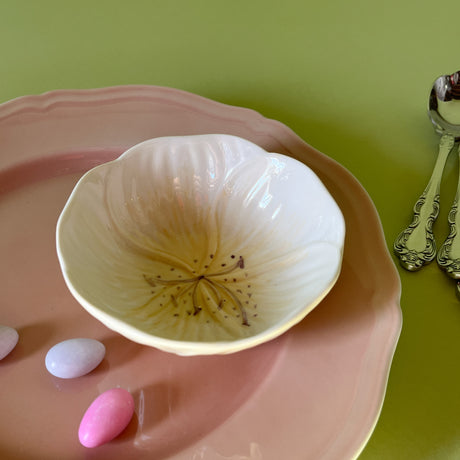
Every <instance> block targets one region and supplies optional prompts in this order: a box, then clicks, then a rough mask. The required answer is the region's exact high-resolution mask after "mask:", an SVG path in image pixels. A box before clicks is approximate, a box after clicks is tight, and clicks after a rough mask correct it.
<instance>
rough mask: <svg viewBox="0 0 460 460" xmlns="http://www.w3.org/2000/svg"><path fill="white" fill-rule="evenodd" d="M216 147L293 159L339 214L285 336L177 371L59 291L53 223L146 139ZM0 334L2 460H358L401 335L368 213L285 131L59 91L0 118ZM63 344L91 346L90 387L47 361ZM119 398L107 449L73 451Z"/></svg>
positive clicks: (356, 194) (14, 105) (205, 105)
mask: <svg viewBox="0 0 460 460" xmlns="http://www.w3.org/2000/svg"><path fill="white" fill-rule="evenodd" d="M208 133H221V134H233V135H237V136H240V137H243V138H246V139H248V140H250V141H252V142H254V143H256V144H258V145H260V146H261V147H262V148H264V149H265V150H267V151H272V152H278V153H282V154H285V155H290V156H292V157H294V158H296V159H298V160H300V161H303V162H304V163H305V164H307V165H308V166H309V167H310V168H312V169H313V170H314V171H315V172H316V174H317V175H318V176H319V177H320V178H321V179H322V181H323V182H324V184H325V185H326V187H327V188H328V189H329V191H330V193H331V194H332V195H333V197H334V198H335V200H336V201H337V203H338V204H339V206H340V208H341V210H342V212H343V214H344V217H345V222H346V227H347V236H346V241H345V252H344V261H343V267H342V272H341V275H340V278H339V280H338V282H337V284H336V285H335V287H334V288H333V290H332V291H331V292H330V294H329V295H328V296H327V297H326V299H325V300H324V301H323V302H322V303H321V304H320V305H319V306H318V307H317V308H316V309H315V310H314V311H313V312H312V313H310V314H309V315H308V316H307V317H306V319H305V320H303V321H302V322H301V323H300V324H299V325H297V326H296V327H294V328H293V329H291V330H290V331H289V332H288V333H286V334H284V335H283V336H282V337H280V338H278V339H276V340H274V341H272V342H269V343H267V344H265V345H262V346H259V347H256V348H254V349H251V350H247V351H244V352H240V353H237V354H235V355H228V356H210V357H193V358H181V357H178V356H175V355H171V354H168V353H164V352H161V351H158V350H155V349H151V348H148V347H143V346H141V345H137V344H135V343H132V342H130V341H128V340H127V339H125V338H123V337H121V336H118V335H117V334H115V333H113V332H112V331H110V330H108V329H106V328H105V327H104V326H103V325H101V324H100V323H99V322H98V321H96V320H95V319H93V318H92V317H91V316H90V315H89V314H88V313H86V312H85V311H84V310H83V308H82V307H80V306H79V305H78V304H77V302H76V301H75V300H74V299H73V297H72V296H71V294H70V293H69V292H68V291H67V288H66V286H65V283H64V280H63V279H62V275H61V273H60V270H59V266H58V261H57V256H56V251H55V225H56V221H57V218H58V216H59V213H60V211H61V210H62V207H63V206H64V204H65V201H66V200H67V197H68V195H69V194H70V192H71V190H72V188H73V187H74V185H75V183H76V182H77V180H78V179H79V178H80V177H81V175H82V174H83V173H84V172H85V171H87V170H88V169H90V168H91V167H93V166H95V165H97V164H101V163H103V162H106V161H109V160H111V159H114V158H116V157H118V156H119V155H120V154H121V153H122V152H123V151H125V150H126V149H127V148H129V147H131V146H132V145H134V144H137V143H139V142H141V141H143V140H146V139H149V138H152V137H157V136H168V135H189V134H208ZM0 152H1V154H0V222H1V223H2V224H1V226H0V254H1V256H2V257H1V263H0V277H1V279H2V300H1V301H2V307H1V320H0V323H2V324H5V325H8V326H11V327H14V328H16V329H17V330H18V332H19V334H20V340H19V344H18V345H17V347H16V348H15V349H14V350H13V352H12V353H11V354H10V355H9V356H7V357H6V358H4V359H3V360H2V361H0V368H1V373H0V381H1V386H2V392H1V393H0V405H1V407H2V413H3V414H4V416H3V417H1V418H0V455H1V457H2V458H31V459H33V458H48V459H54V458H56V459H57V458H67V459H79V458H93V457H94V458H98V459H100V458H117V457H118V458H133V457H134V458H139V459H142V458H155V459H174V460H185V459H190V460H221V459H222V460H224V459H225V460H261V459H264V460H267V459H269V460H271V459H273V460H279V459H280V458H289V459H291V460H301V459H302V460H306V459H312V460H313V459H314V460H318V459H331V460H332V459H337V460H344V459H349V458H350V459H351V458H356V457H357V455H358V454H359V453H360V451H361V450H362V448H363V447H364V445H365V443H366V441H367V440H368V438H369V436H370V434H371V432H372V430H373V427H374V425H375V423H376V421H377V418H378V415H379V413H380V409H381V405H382V402H383V398H384V393H385V387H386V382H387V377H388V372H389V368H390V364H391V359H392V357H393V353H394V349H395V346H396V343H397V339H398V337H399V332H400V328H401V310H400V307H399V296H400V282H399V278H398V276H397V272H396V269H395V267H394V265H393V262H392V260H391V258H390V256H389V254H388V251H387V248H386V245H385V241H384V238H383V232H382V229H381V225H380V221H379V218H378V215H377V213H376V211H375V208H374V206H373V204H372V202H371V200H370V198H369V196H368V195H367V193H366V192H365V190H364V189H363V188H362V187H361V185H360V184H359V183H358V182H357V181H356V180H355V179H354V178H353V176H352V175H351V174H350V173H348V172H347V171H346V170H345V169H344V168H343V167H342V166H340V165H339V164H337V163H336V162H334V161H333V160H331V159H329V158H328V157H326V156H324V155H323V154H321V153H320V152H318V151H316V150H314V149H313V148H311V147H310V146H308V145H307V144H305V143H304V142H303V141H302V140H301V139H300V138H299V137H298V136H297V135H295V134H294V133H293V132H292V131H291V130H290V129H289V128H287V127H286V126H284V125H283V124H281V123H279V122H277V121H274V120H268V119H266V118H264V117H262V116H261V115H260V114H258V113H256V112H253V111H251V110H248V109H244V108H238V107H231V106H226V105H223V104H219V103H216V102H213V101H210V100H208V99H204V98H201V97H199V96H195V95H192V94H189V93H185V92H182V91H178V90H173V89H168V88H162V87H149V86H128V87H113V88H106V89H97V90H83V91H55V92H51V93H47V94H44V95H41V96H28V97H24V98H19V99H16V100H13V101H11V102H8V103H6V104H3V105H2V106H0ZM73 337H90V338H95V339H98V340H101V341H102V342H103V343H104V344H105V346H106V348H107V354H106V358H105V359H104V361H103V362H102V364H101V365H100V366H99V367H98V368H97V369H96V370H95V371H93V372H92V373H91V374H89V375H87V376H85V377H82V378H79V379H75V380H69V381H66V380H61V379H58V378H55V377H53V376H51V375H50V374H48V372H47V371H46V368H45V356H46V353H47V351H48V349H49V348H50V347H51V346H53V345H54V344H55V343H57V342H60V341H62V340H66V339H69V338H73ZM117 386H120V387H123V388H126V389H127V390H129V391H131V392H132V394H133V395H134V398H135V401H136V416H135V417H134V418H133V420H132V422H131V423H130V425H129V426H128V428H127V430H126V431H125V432H124V433H123V434H122V435H121V436H120V437H119V438H117V439H116V440H115V441H113V442H111V443H109V444H107V445H105V446H102V447H100V448H97V449H93V450H88V449H86V448H84V447H82V446H81V445H80V444H79V442H78V436H77V431H78V426H79V423H80V420H81V417H82V416H83V413H84V411H85V410H86V408H87V407H88V406H89V404H90V403H91V401H92V400H93V399H94V398H95V397H96V396H97V395H98V394H100V393H101V392H103V391H105V390H107V389H109V388H113V387H117Z"/></svg>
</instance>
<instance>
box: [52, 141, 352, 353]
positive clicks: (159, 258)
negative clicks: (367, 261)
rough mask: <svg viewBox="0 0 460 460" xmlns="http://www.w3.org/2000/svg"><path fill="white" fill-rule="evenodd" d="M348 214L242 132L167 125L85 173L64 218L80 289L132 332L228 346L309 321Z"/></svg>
mask: <svg viewBox="0 0 460 460" xmlns="http://www.w3.org/2000/svg"><path fill="white" fill-rule="evenodd" d="M344 235H345V224H344V219H343V216H342V213H341V211H340V209H339V208H338V206H337V204H336V203H335V201H334V200H333V198H332V197H331V196H330V194H329V192H328V191H327V189H326V188H325V187H324V185H323V184H322V183H321V181H320V180H319V179H318V177H317V176H316V175H315V174H314V173H313V172H312V171H311V170H310V169H309V168H308V167H307V166H305V165H304V164H303V163H301V162H299V161H297V160H294V159H293V158H290V157H287V156H284V155H281V154H276V153H267V152H266V151H264V150H263V149H261V148H260V147H258V146H257V145H255V144H253V143H251V142H249V141H246V140H244V139H241V138H239V137H235V136H229V135H217V134H213V135H199V136H183V137H181V136H177V137H162V138H156V139H152V140H148V141H145V142H143V143H141V144H138V145H136V146H134V147H132V148H131V149H129V150H128V151H127V152H125V153H124V154H123V155H121V156H120V157H119V158H118V159H117V160H115V161H112V162H109V163H105V164H103V165H101V166H98V167H96V168H94V169H92V170H90V171H89V172H87V173H86V174H85V175H84V176H83V177H82V178H81V179H80V181H79V182H78V184H77V185H76V187H75V188H74V190H73V192H72V194H71V196H70V198H69V200H68V202H67V204H66V205H65V207H64V210H63V211H62V214H61V216H60V218H59V221H58V225H57V251H58V257H59V262H60V265H61V269H62V272H63V275H64V278H65V281H66V283H67V286H68V287H69V289H70V291H71V292H72V294H73V295H74V297H75V298H76V299H77V300H78V301H79V302H80V304H81V305H82V306H83V307H84V308H85V309H86V310H87V311H88V312H89V313H90V314H91V315H93V316H94V317H95V318H97V319H98V320H100V321H101V322H103V323H104V324H105V325H106V326H107V327H109V328H110V329H113V330H115V331H117V332H119V333H120V334H122V335H124V336H125V337H127V338H129V339H131V340H133V341H135V342H139V343H142V344H145V345H149V346H153V347H156V348H159V349H162V350H165V351H168V352H174V353H177V354H180V355H204V354H218V353H222V354H223V353H232V352H236V351H239V350H243V349H245V348H249V347H253V346H255V345H258V344H260V343H263V342H266V341H268V340H271V339H273V338H275V337H277V336H279V335H280V334H282V333H283V332H285V331H286V330H288V329H289V328H290V327H292V326H293V325H294V324H296V323H298V322H299V321H300V320H302V319H303V318H304V317H305V315H307V314H308V313H309V312H310V311H311V310H312V309H313V308H314V307H315V306H316V305H317V304H318V303H319V302H320V301H321V300H322V299H323V298H324V296H325V295H326V294H327V293H328V292H329V290H330V289H331V288H332V286H333V285H334V283H335V281H336V280H337V278H338V275H339V272H340V267H341V262H342V253H343V244H344Z"/></svg>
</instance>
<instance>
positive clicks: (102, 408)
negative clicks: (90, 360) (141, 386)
mask: <svg viewBox="0 0 460 460" xmlns="http://www.w3.org/2000/svg"><path fill="white" fill-rule="evenodd" d="M133 413H134V399H133V397H132V396H131V393H129V392H128V391H127V390H124V389H123V388H113V389H112V390H107V391H106V392H104V393H102V394H101V395H99V396H98V397H97V398H96V399H95V400H94V401H93V402H92V403H91V405H90V406H89V407H88V409H87V411H86V412H85V415H84V416H83V418H82V420H81V423H80V428H79V430H78V438H79V440H80V442H81V444H82V445H83V446H85V447H97V446H100V445H102V444H105V443H107V442H109V441H111V440H112V439H114V438H116V437H117V436H118V435H119V434H120V433H121V432H122V431H123V430H124V429H125V428H126V427H127V425H128V423H129V422H130V420H131V418H132V416H133Z"/></svg>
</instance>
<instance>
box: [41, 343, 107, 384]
mask: <svg viewBox="0 0 460 460" xmlns="http://www.w3.org/2000/svg"><path fill="white" fill-rule="evenodd" d="M104 356H105V347H104V345H103V344H102V343H101V342H98V341H97V340H93V339H70V340H65V341H64V342H60V343H58V344H57V345H54V347H52V348H50V350H49V351H48V353H47V355H46V359H45V364H46V368H47V369H48V371H49V372H50V373H51V374H53V375H54V376H56V377H60V378H62V379H71V378H75V377H81V376H82V375H85V374H88V373H89V372H91V371H92V370H93V369H95V368H96V367H97V366H98V365H99V364H100V362H101V361H102V359H103V358H104Z"/></svg>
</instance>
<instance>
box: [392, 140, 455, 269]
mask: <svg viewBox="0 0 460 460" xmlns="http://www.w3.org/2000/svg"><path fill="white" fill-rule="evenodd" d="M454 143H455V139H454V137H453V136H451V135H449V134H445V135H443V136H442V137H441V140H440V142H439V153H438V157H437V159H436V163H435V166H434V169H433V173H432V175H431V178H430V180H429V182H428V185H427V186H426V188H425V190H424V192H423V193H422V195H421V196H420V198H419V199H418V200H417V202H416V203H415V206H414V215H413V218H412V222H411V223H410V225H409V226H408V227H407V228H406V229H405V230H403V231H402V232H401V233H400V234H399V236H398V237H397V238H396V240H395V243H394V246H393V249H394V252H395V254H396V255H397V256H398V258H399V261H400V263H401V265H402V266H403V267H404V268H405V269H406V270H409V271H416V270H420V269H421V268H422V267H423V266H424V265H425V264H427V263H429V262H431V261H432V260H433V259H434V258H435V257H436V242H435V239H434V235H433V224H434V222H435V221H436V218H437V217H438V214H439V190H440V185H441V179H442V173H443V171H444V166H445V164H446V161H447V157H448V156H449V153H450V151H451V150H452V147H453V146H454Z"/></svg>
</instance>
